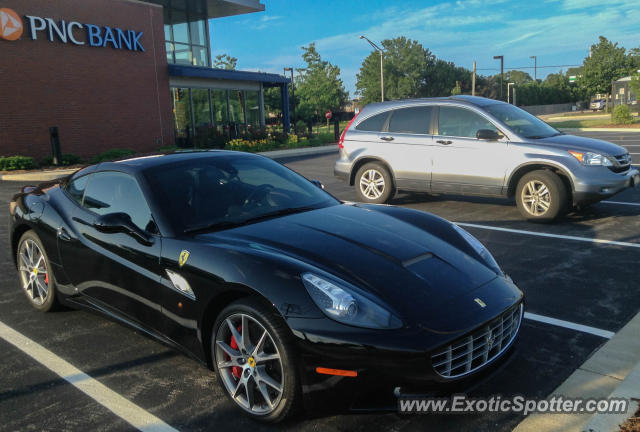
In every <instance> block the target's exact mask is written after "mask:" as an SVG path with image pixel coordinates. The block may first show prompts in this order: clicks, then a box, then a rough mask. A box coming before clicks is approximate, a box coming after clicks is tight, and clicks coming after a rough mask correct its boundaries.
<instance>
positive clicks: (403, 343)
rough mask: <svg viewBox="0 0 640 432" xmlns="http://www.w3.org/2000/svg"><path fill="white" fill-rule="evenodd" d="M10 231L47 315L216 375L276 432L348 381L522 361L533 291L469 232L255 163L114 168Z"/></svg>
mask: <svg viewBox="0 0 640 432" xmlns="http://www.w3.org/2000/svg"><path fill="white" fill-rule="evenodd" d="M10 215H11V219H10V241H11V248H12V252H13V256H14V258H15V265H16V268H17V270H18V273H19V278H20V283H21V289H22V290H23V291H24V292H25V294H26V296H27V298H28V299H29V301H30V303H31V304H32V305H33V307H35V308H36V309H38V310H41V311H49V310H51V309H53V308H55V307H56V306H57V305H66V306H71V307H81V308H88V309H91V310H94V311H99V312H101V313H103V314H105V315H107V316H109V317H111V318H113V319H116V320H118V321H120V322H123V323H125V324H127V325H129V326H133V327H134V328H137V329H140V330H142V331H144V332H145V333H146V334H149V335H151V336H154V337H156V338H157V339H159V340H160V341H162V342H164V343H166V344H169V345H171V346H173V347H175V348H177V349H179V350H181V351H183V352H185V353H187V354H188V355H190V356H192V357H194V358H196V359H198V360H200V361H202V362H203V363H206V364H207V365H209V366H210V367H212V368H214V369H215V370H216V371H217V374H218V377H219V380H220V383H221V385H222V386H223V387H224V389H225V390H226V393H227V394H228V396H229V397H230V399H231V400H232V401H233V402H234V403H235V404H237V405H238V407H240V408H241V409H242V411H244V412H245V413H247V414H249V415H250V416H252V417H253V418H256V419H259V420H263V421H271V422H275V421H279V420H282V419H284V418H285V417H287V416H288V415H290V414H291V413H293V412H294V411H295V409H296V407H298V406H299V405H300V404H301V402H302V401H303V400H304V397H305V395H306V394H307V393H308V392H311V391H313V390H314V389H318V388H323V387H327V386H330V385H334V384H336V383H338V382H342V381H344V380H347V381H350V382H352V383H358V382H364V381H365V380H370V379H373V380H382V379H386V380H391V381H394V382H397V383H398V385H402V383H405V382H407V381H410V382H413V383H415V382H430V383H434V382H435V383H447V382H454V381H458V380H461V379H463V378H466V377H471V376H474V375H476V374H477V373H479V372H480V371H483V370H485V369H487V367H488V366H489V365H492V364H497V363H499V362H498V361H497V360H499V359H501V358H504V357H506V356H505V353H507V352H508V351H509V350H510V348H511V347H512V345H513V343H514V340H515V339H516V337H517V335H518V330H519V327H520V322H521V319H522V315H523V295H522V292H521V291H520V290H519V289H518V288H517V287H516V286H515V285H514V284H513V282H512V281H511V279H510V278H509V277H508V276H506V275H505V274H504V273H503V272H502V270H501V269H500V267H499V266H498V264H497V263H496V261H495V260H494V259H493V257H492V256H491V254H490V253H489V252H488V251H487V250H486V249H485V248H484V247H483V246H482V244H481V243H480V242H479V241H478V240H476V239H475V238H474V237H472V236H471V235H470V234H468V233H467V232H466V231H464V230H463V229H461V228H459V227H458V226H456V225H454V224H452V223H450V222H447V221H446V220H443V219H441V218H438V217H436V216H433V215H430V214H427V213H423V212H420V211H416V210H411V209H407V208H400V207H393V206H385V205H365V204H357V203H349V202H341V201H339V200H337V199H335V198H334V197H333V196H331V195H330V194H328V193H327V192H325V191H324V190H323V188H322V185H321V184H320V183H318V182H312V181H309V180H307V179H305V178H303V177H301V176H300V175H298V174H296V173H295V172H293V171H291V170H289V169H288V168H286V167H284V166H282V165H280V164H279V163H277V162H274V161H272V160H270V159H267V158H265V157H262V156H257V155H251V154H245V153H237V152H228V151H208V152H189V153H174V154H169V155H158V156H151V157H141V158H135V159H128V160H124V161H120V162H109V163H101V164H98V165H93V166H90V167H88V168H84V169H82V170H80V171H77V172H76V173H74V174H73V175H71V176H69V177H66V178H64V179H61V180H59V181H55V182H50V183H45V184H41V185H39V186H37V187H25V188H23V189H22V191H21V193H19V194H17V195H16V196H15V197H14V199H13V201H12V202H11V204H10ZM438 385H439V384H438Z"/></svg>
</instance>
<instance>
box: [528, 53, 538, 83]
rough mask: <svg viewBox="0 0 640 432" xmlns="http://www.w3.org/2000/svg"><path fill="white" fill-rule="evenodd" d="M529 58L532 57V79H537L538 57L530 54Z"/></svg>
mask: <svg viewBox="0 0 640 432" xmlns="http://www.w3.org/2000/svg"><path fill="white" fill-rule="evenodd" d="M529 58H532V59H533V80H534V81H538V57H536V56H531V57H529Z"/></svg>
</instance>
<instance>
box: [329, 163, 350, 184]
mask: <svg viewBox="0 0 640 432" xmlns="http://www.w3.org/2000/svg"><path fill="white" fill-rule="evenodd" d="M333 175H334V176H336V177H338V178H339V179H340V180H344V181H346V182H349V181H350V178H351V163H349V162H341V161H337V162H336V164H335V165H334V167H333Z"/></svg>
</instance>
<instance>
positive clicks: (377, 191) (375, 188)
mask: <svg viewBox="0 0 640 432" xmlns="http://www.w3.org/2000/svg"><path fill="white" fill-rule="evenodd" d="M384 188H385V183H384V177H383V175H382V173H381V172H380V171H378V170H375V169H368V170H366V171H365V172H364V173H362V176H361V177H360V192H362V195H364V196H365V197H367V198H369V199H372V200H374V199H378V198H380V196H382V194H383V193H384Z"/></svg>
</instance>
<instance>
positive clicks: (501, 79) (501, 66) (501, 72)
mask: <svg viewBox="0 0 640 432" xmlns="http://www.w3.org/2000/svg"><path fill="white" fill-rule="evenodd" d="M493 59H494V60H500V100H502V97H503V96H502V87H504V56H501V55H499V56H493Z"/></svg>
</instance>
